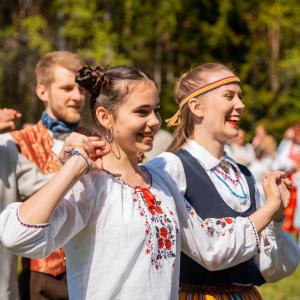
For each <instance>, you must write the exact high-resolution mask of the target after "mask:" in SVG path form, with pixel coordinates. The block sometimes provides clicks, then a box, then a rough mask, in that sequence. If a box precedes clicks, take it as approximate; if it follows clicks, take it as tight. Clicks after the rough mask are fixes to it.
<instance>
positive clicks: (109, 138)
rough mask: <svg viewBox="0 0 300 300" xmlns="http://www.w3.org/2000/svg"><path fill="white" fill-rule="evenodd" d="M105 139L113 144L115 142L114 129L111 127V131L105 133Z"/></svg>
mask: <svg viewBox="0 0 300 300" xmlns="http://www.w3.org/2000/svg"><path fill="white" fill-rule="evenodd" d="M105 139H106V141H107V142H108V143H109V144H111V143H112V142H113V140H114V135H113V130H112V127H110V128H109V129H107V130H106V131H105Z"/></svg>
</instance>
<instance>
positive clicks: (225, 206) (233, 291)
mask: <svg viewBox="0 0 300 300" xmlns="http://www.w3.org/2000/svg"><path fill="white" fill-rule="evenodd" d="M175 95H176V99H177V102H178V104H179V110H178V111H177V112H176V114H175V115H174V116H173V117H172V118H170V119H169V120H167V124H168V126H172V125H175V126H177V127H176V130H175V133H174V140H173V142H172V143H171V145H170V147H169V149H168V150H169V151H170V152H165V153H163V154H161V155H160V156H158V157H157V158H155V159H153V160H152V161H150V162H149V163H147V165H148V164H149V165H150V166H152V167H155V168H157V169H158V170H163V171H165V172H167V173H168V174H169V176H170V177H171V178H172V180H173V181H174V185H176V186H177V187H178V188H179V189H180V191H181V193H182V194H183V195H184V196H185V197H186V199H187V200H188V201H189V203H191V205H192V206H193V207H194V209H195V211H196V214H198V215H199V216H200V217H201V218H203V219H205V218H221V217H237V216H240V217H241V216H243V217H247V216H249V214H251V213H253V212H255V211H256V212H257V209H258V208H259V207H260V206H261V205H262V203H261V197H260V195H259V193H258V192H257V187H256V184H255V180H254V178H253V176H252V174H251V173H250V171H249V170H248V169H247V167H245V166H243V165H241V164H239V163H237V162H236V161H235V160H234V159H233V158H232V157H230V156H229V155H228V154H227V153H226V152H225V151H224V146H225V144H226V143H228V141H230V140H231V139H232V138H234V137H236V136H238V133H239V120H240V117H241V114H242V112H243V110H244V107H245V106H244V104H243V102H242V91H241V87H240V79H239V78H238V77H237V76H236V75H235V74H234V73H233V71H232V70H230V69H229V68H227V67H226V66H224V65H222V64H215V63H213V64H204V65H200V66H198V67H196V68H193V69H192V70H190V71H189V72H187V73H185V74H183V75H182V76H181V77H180V78H179V80H178V81H177V83H176V87H175ZM258 144H259V143H258ZM267 198H268V196H267ZM282 211H283V207H282V209H281V211H280V213H279V214H278V215H277V216H276V217H275V218H274V222H272V223H271V224H270V225H269V226H267V228H266V229H265V230H263V232H262V233H261V234H260V235H259V236H257V243H258V245H259V249H260V250H259V251H258V253H257V254H256V255H255V256H254V257H251V258H249V259H248V260H247V261H243V262H242V261H241V260H240V263H239V264H237V265H236V266H232V267H230V268H227V269H224V270H220V271H214V272H212V271H211V270H210V269H207V268H206V267H205V266H203V265H200V264H197V263H196V262H195V261H193V260H192V259H191V258H190V257H188V256H187V255H185V254H182V256H181V265H180V286H181V290H180V295H179V299H180V300H181V299H194V298H196V299H202V298H206V297H207V298H209V299H223V298H225V299H227V298H228V299H261V296H260V294H259V292H258V290H257V289H256V288H255V286H256V285H261V284H263V283H265V282H273V281H276V280H279V279H280V278H283V277H285V276H288V275H289V274H291V273H292V272H293V271H294V270H295V269H296V267H297V265H298V263H299V260H300V250H299V249H298V247H297V245H296V243H295V242H294V241H293V240H291V239H290V238H289V236H287V235H285V234H284V233H283V232H282V231H281V225H282V223H281V221H282ZM221 224H222V223H221ZM222 226H224V228H226V226H227V225H226V222H225V223H223V224H222ZM211 232H212V235H215V236H216V237H220V236H221V234H222V233H219V232H218V231H215V230H214V229H212V230H211ZM225 234H226V233H225ZM227 234H229V232H228V233H227ZM241 236H243V234H242V235H241ZM230 246H231V247H232V248H233V249H234V248H235V247H236V246H237V244H236V243H235V244H233V243H231V244H230ZM224 247H225V246H224Z"/></svg>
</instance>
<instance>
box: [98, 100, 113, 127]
mask: <svg viewBox="0 0 300 300" xmlns="http://www.w3.org/2000/svg"><path fill="white" fill-rule="evenodd" d="M96 118H97V120H98V122H99V124H100V125H101V126H103V127H104V128H106V129H109V128H112V127H113V124H114V117H113V115H112V113H111V112H110V111H108V110H107V109H106V108H104V107H103V106H99V107H98V108H97V109H96Z"/></svg>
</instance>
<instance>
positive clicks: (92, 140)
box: [64, 132, 110, 160]
mask: <svg viewBox="0 0 300 300" xmlns="http://www.w3.org/2000/svg"><path fill="white" fill-rule="evenodd" d="M66 147H73V148H74V147H76V148H80V149H82V150H83V151H84V152H85V153H86V154H87V156H88V157H89V158H90V159H92V160H96V159H97V158H99V157H102V156H103V155H106V154H108V153H109V152H110V147H109V145H108V144H107V143H106V141H105V140H103V139H102V138H101V137H99V136H89V137H88V136H85V135H83V134H80V133H77V132H73V133H71V134H70V135H69V136H68V137H67V139H66V140H65V143H64V149H65V148H66Z"/></svg>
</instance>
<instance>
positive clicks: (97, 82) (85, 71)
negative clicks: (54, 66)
mask: <svg viewBox="0 0 300 300" xmlns="http://www.w3.org/2000/svg"><path fill="white" fill-rule="evenodd" d="M107 77H108V76H107V74H106V70H105V69H104V68H102V67H100V66H98V67H96V68H93V67H90V66H85V67H83V68H81V69H80V70H79V71H78V72H77V74H76V76H75V82H77V83H78V84H79V86H81V87H83V88H84V89H86V90H87V91H88V92H89V93H90V94H92V95H98V94H99V93H100V91H101V90H102V89H103V87H104V86H107V85H109V83H110V80H109V79H108V78H107Z"/></svg>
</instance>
